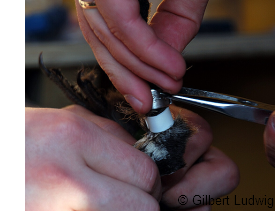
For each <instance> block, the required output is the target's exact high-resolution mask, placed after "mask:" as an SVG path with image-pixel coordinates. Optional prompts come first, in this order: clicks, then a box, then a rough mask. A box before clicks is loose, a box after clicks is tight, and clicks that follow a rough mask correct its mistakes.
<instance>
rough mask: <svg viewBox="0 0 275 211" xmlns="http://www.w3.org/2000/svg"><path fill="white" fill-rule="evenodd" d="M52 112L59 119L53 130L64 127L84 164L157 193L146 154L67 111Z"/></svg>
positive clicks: (155, 171) (157, 182) (155, 176)
mask: <svg viewBox="0 0 275 211" xmlns="http://www.w3.org/2000/svg"><path fill="white" fill-rule="evenodd" d="M57 111H58V112H57ZM52 112H53V113H55V115H56V116H55V118H57V119H60V120H59V121H58V123H57V125H55V130H57V131H60V133H62V131H64V128H65V129H66V131H64V132H65V133H66V136H68V139H69V140H71V142H72V143H71V144H72V145H73V146H75V147H76V148H77V152H78V153H79V156H80V157H82V158H83V160H84V161H85V163H86V165H87V166H89V167H90V168H91V169H93V170H94V171H96V172H98V173H100V174H103V175H106V176H109V177H112V178H114V179H117V180H120V181H123V182H126V183H128V184H131V185H133V186H136V187H138V188H140V189H142V190H144V191H145V192H148V193H150V194H151V195H152V196H154V197H155V198H159V197H160V194H161V190H160V189H161V187H160V176H159V173H158V169H157V166H156V164H155V163H154V162H153V160H152V159H151V158H150V157H148V156H147V155H146V154H144V153H142V152H140V151H139V150H137V149H135V148H134V147H133V146H131V145H129V144H127V143H125V142H124V141H122V140H121V139H119V138H117V137H116V136H114V135H112V134H110V133H107V132H106V131H105V130H103V129H102V128H100V127H99V126H97V125H96V124H94V123H93V122H91V121H89V120H87V119H83V118H82V117H80V116H78V115H76V114H73V113H72V112H70V111H67V110H64V109H63V110H52ZM122 172H123V173H122Z"/></svg>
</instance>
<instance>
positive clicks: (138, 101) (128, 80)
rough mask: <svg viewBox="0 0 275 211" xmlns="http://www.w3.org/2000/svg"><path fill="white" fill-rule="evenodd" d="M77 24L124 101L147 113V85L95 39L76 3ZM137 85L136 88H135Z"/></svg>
mask: <svg viewBox="0 0 275 211" xmlns="http://www.w3.org/2000/svg"><path fill="white" fill-rule="evenodd" d="M76 8H77V13H78V19H79V24H80V27H81V30H82V32H83V34H84V35H85V38H86V40H87V42H88V43H89V45H90V46H91V48H92V50H93V52H94V54H95V56H96V59H97V61H98V63H99V64H100V65H101V67H102V69H103V70H104V71H105V72H106V73H107V74H108V76H109V79H110V80H111V81H112V83H113V84H114V86H115V87H116V89H117V90H118V91H119V92H120V93H121V94H122V95H124V97H125V99H126V101H127V102H128V103H130V105H131V106H132V107H133V109H134V110H135V111H136V112H138V113H147V112H148V111H149V110H150V109H151V107H152V95H151V91H150V88H149V85H148V84H147V83H146V82H145V81H144V80H142V79H141V78H139V77H137V76H136V75H134V74H133V73H132V72H131V71H129V70H127V69H126V68H125V67H124V66H122V65H121V64H119V63H118V62H117V61H116V60H115V59H114V58H113V57H112V56H111V55H110V53H109V51H108V49H106V48H105V46H104V45H103V44H102V43H101V42H100V41H99V40H98V39H97V37H96V36H95V35H94V33H93V31H92V30H91V28H90V27H89V24H88V23H87V21H86V19H85V17H84V15H83V11H82V8H81V7H80V6H79V4H78V3H76ZM137 87H138V88H137Z"/></svg>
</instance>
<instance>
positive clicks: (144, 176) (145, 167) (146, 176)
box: [139, 155, 159, 193]
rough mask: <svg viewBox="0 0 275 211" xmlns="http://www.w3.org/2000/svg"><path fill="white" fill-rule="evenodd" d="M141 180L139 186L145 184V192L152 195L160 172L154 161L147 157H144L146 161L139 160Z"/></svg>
mask: <svg viewBox="0 0 275 211" xmlns="http://www.w3.org/2000/svg"><path fill="white" fill-rule="evenodd" d="M139 162H140V164H139V166H141V168H140V172H139V175H140V178H139V180H140V181H139V184H143V187H142V188H143V190H144V191H146V192H148V193H151V192H153V191H154V186H155V183H156V181H157V179H158V177H159V172H158V168H157V166H156V164H155V163H154V161H153V160H152V159H151V158H150V157H149V156H147V155H144V159H139Z"/></svg>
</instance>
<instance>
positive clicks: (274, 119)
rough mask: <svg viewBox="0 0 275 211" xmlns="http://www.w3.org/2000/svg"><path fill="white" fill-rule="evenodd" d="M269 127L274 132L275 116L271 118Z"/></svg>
mask: <svg viewBox="0 0 275 211" xmlns="http://www.w3.org/2000/svg"><path fill="white" fill-rule="evenodd" d="M271 126H272V129H273V130H274V131H275V114H274V115H272V116H271Z"/></svg>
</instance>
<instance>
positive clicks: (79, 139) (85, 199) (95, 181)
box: [25, 106, 161, 211]
mask: <svg viewBox="0 0 275 211" xmlns="http://www.w3.org/2000/svg"><path fill="white" fill-rule="evenodd" d="M25 112H26V122H25V123H26V163H25V171H26V173H25V178H26V179H25V180H26V184H25V187H26V193H25V197H26V210H41V211H43V210H53V211H54V210H58V211H60V210H62V211H63V210H139V211H140V210H158V209H159V205H158V200H160V197H161V185H160V176H159V174H158V169H157V166H156V165H155V163H154V162H153V161H152V160H151V158H150V157H148V156H147V155H145V154H144V153H142V152H140V151H138V150H137V149H135V148H134V147H133V146H131V145H132V144H133V143H134V142H135V140H134V139H133V138H132V137H131V136H130V135H129V134H128V133H127V132H126V131H124V130H123V129H122V128H121V127H120V126H119V125H118V124H117V123H115V122H113V121H111V120H108V119H105V118H102V117H99V116H97V115H95V114H93V113H91V112H89V111H88V110H86V109H84V108H82V107H80V106H70V107H66V108H65V109H42V108H26V110H25Z"/></svg>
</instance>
